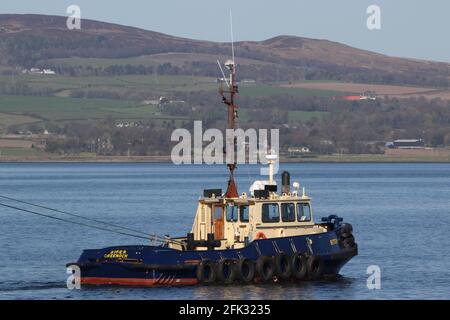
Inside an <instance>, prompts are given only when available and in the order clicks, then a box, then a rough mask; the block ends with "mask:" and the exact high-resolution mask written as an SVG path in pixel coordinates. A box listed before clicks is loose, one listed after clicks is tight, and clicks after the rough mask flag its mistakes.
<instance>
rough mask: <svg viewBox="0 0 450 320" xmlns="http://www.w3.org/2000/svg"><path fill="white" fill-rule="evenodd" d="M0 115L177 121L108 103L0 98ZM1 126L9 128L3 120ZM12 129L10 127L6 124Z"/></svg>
mask: <svg viewBox="0 0 450 320" xmlns="http://www.w3.org/2000/svg"><path fill="white" fill-rule="evenodd" d="M0 113H8V114H9V115H11V114H15V115H25V116H28V118H24V120H25V119H27V121H28V120H31V119H30V117H31V118H32V117H38V116H39V117H41V118H42V119H43V120H50V121H55V120H57V121H59V120H89V119H104V118H108V117H111V118H113V119H180V118H182V117H171V116H165V115H160V114H159V112H158V110H157V107H155V106H140V105H138V104H137V103H134V102H128V101H121V100H109V99H77V98H61V97H31V96H5V95H0ZM5 121H6V122H4V124H8V122H7V120H5ZM9 125H11V124H9Z"/></svg>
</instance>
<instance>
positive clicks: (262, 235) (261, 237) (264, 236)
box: [255, 231, 267, 240]
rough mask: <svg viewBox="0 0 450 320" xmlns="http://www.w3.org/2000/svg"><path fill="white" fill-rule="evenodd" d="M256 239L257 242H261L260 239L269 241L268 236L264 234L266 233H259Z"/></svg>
mask: <svg viewBox="0 0 450 320" xmlns="http://www.w3.org/2000/svg"><path fill="white" fill-rule="evenodd" d="M255 239H256V240H259V239H267V237H266V235H265V234H264V232H262V231H260V232H258V233H257V234H256V236H255Z"/></svg>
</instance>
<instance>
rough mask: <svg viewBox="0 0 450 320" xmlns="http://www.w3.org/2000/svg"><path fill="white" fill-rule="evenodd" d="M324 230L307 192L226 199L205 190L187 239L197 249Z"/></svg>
mask: <svg viewBox="0 0 450 320" xmlns="http://www.w3.org/2000/svg"><path fill="white" fill-rule="evenodd" d="M219 194H220V193H219ZM321 232H326V230H325V229H324V228H323V227H321V226H318V225H315V224H314V219H313V210H312V205H311V199H310V198H309V197H307V196H306V195H305V194H303V195H302V196H299V195H298V194H297V192H293V193H287V194H285V193H283V194H281V195H280V194H277V193H276V192H266V193H265V195H263V196H261V195H259V196H258V197H257V196H251V197H248V196H247V194H245V193H243V194H242V195H241V196H240V197H239V198H225V197H221V196H220V197H216V196H215V194H214V193H211V192H208V190H205V196H204V197H203V198H202V199H200V200H199V204H198V209H197V214H196V217H195V220H194V223H193V226H192V230H191V233H190V234H189V235H188V239H187V241H188V242H189V241H190V242H191V243H192V244H193V245H191V246H190V247H191V249H196V250H208V249H211V247H213V248H216V249H237V248H242V247H245V246H246V245H247V244H249V243H250V242H251V241H253V240H257V239H261V238H262V239H268V238H278V237H286V236H297V235H302V234H311V233H321ZM189 238H190V239H189Z"/></svg>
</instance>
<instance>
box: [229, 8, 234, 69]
mask: <svg viewBox="0 0 450 320" xmlns="http://www.w3.org/2000/svg"><path fill="white" fill-rule="evenodd" d="M230 31H231V57H232V60H233V64H234V37H233V14H232V12H231V8H230Z"/></svg>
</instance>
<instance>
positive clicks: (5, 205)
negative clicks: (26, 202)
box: [0, 202, 149, 240]
mask: <svg viewBox="0 0 450 320" xmlns="http://www.w3.org/2000/svg"><path fill="white" fill-rule="evenodd" d="M0 206H3V207H7V208H10V209H15V210H18V211H23V212H28V213H31V214H34V215H38V216H42V217H46V218H50V219H54V220H59V221H63V222H67V223H72V224H76V225H79V226H84V227H88V228H93V229H98V230H103V231H109V232H113V233H117V234H121V235H126V236H130V237H135V238H140V239H145V240H149V238H148V237H142V236H138V235H135V234H131V233H126V232H121V231H117V230H111V229H107V228H102V227H98V226H93V225H89V224H86V223H83V222H76V221H72V220H66V219H63V218H59V217H55V216H51V215H48V214H44V213H39V212H36V211H32V210H27V209H23V208H19V207H15V206H10V205H7V204H4V203H1V202H0Z"/></svg>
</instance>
